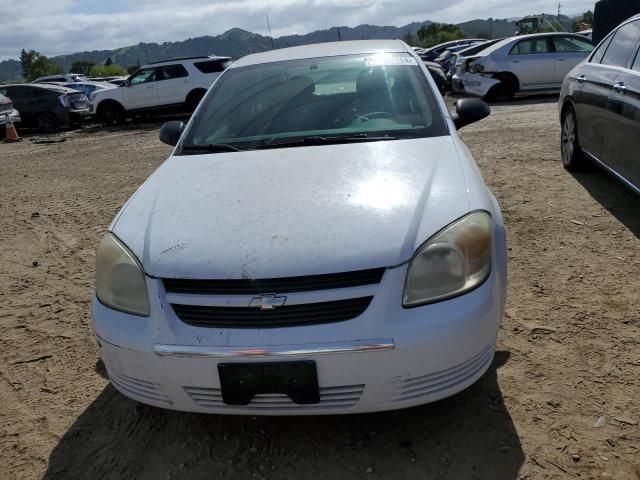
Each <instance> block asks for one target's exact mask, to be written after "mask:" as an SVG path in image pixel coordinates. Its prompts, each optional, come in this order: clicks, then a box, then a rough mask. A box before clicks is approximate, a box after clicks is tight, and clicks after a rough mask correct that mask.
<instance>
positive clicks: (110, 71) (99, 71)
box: [89, 63, 127, 77]
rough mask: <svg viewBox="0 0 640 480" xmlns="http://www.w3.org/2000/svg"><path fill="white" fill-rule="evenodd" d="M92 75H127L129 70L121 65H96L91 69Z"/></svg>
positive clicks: (90, 73)
mask: <svg viewBox="0 0 640 480" xmlns="http://www.w3.org/2000/svg"><path fill="white" fill-rule="evenodd" d="M89 75H90V76H91V77H126V76H127V71H126V70H125V69H124V68H122V67H121V66H120V65H117V64H115V63H112V64H111V65H95V66H94V67H91V70H90V71H89Z"/></svg>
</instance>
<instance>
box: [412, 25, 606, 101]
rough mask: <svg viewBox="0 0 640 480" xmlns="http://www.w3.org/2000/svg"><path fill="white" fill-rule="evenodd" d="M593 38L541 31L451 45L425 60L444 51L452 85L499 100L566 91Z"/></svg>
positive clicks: (441, 60) (441, 57)
mask: <svg viewBox="0 0 640 480" xmlns="http://www.w3.org/2000/svg"><path fill="white" fill-rule="evenodd" d="M593 48H594V46H593V44H592V43H591V40H589V38H587V37H586V36H584V35H580V34H572V33H564V32H563V33H538V34H530V35H521V36H515V37H509V38H505V39H501V40H492V41H486V40H485V41H478V40H475V39H468V40H460V41H458V43H453V42H448V43H446V44H443V45H441V46H436V47H433V48H432V49H429V51H428V53H426V54H424V55H421V58H423V59H424V58H431V57H432V56H433V53H431V52H440V55H439V56H438V57H437V58H436V59H435V62H436V63H438V64H439V65H441V67H442V69H443V73H444V75H445V77H446V79H447V86H448V87H450V88H451V89H452V90H454V91H456V92H464V93H467V94H470V95H475V96H479V97H487V98H491V99H495V100H509V99H511V98H512V97H513V96H514V95H516V94H517V93H524V92H550V91H560V87H561V85H562V81H563V80H564V77H565V76H566V74H567V73H568V72H569V71H570V70H571V69H572V68H573V67H575V66H576V65H577V64H578V63H580V62H581V61H583V60H584V59H585V58H586V57H587V56H588V55H589V54H590V53H591V52H592V51H593Z"/></svg>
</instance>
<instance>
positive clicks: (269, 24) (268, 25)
mask: <svg viewBox="0 0 640 480" xmlns="http://www.w3.org/2000/svg"><path fill="white" fill-rule="evenodd" d="M266 15H267V27H268V28H269V38H270V39H271V49H272V50H273V49H275V48H276V47H275V45H274V44H273V35H271V23H269V12H267V13H266Z"/></svg>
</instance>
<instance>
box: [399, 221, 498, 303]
mask: <svg viewBox="0 0 640 480" xmlns="http://www.w3.org/2000/svg"><path fill="white" fill-rule="evenodd" d="M489 273H491V216H490V215H489V214H488V213H487V212H484V211H477V212H473V213H470V214H469V215H467V216H465V217H462V218H461V219H459V220H456V221H455V222H454V223H452V224H451V225H449V226H448V227H446V228H445V229H444V230H442V231H441V232H440V233H437V234H436V235H435V236H433V237H431V238H430V239H429V240H427V242H425V243H424V244H423V245H422V246H421V247H420V248H419V249H418V250H417V251H416V253H415V255H414V256H413V258H412V259H411V262H410V264H409V269H408V271H407V279H406V281H405V285H404V295H403V301H402V305H403V306H404V307H416V306H418V305H424V304H426V303H432V302H436V301H439V300H444V299H446V298H451V297H455V296H458V295H462V294H463V293H466V292H468V291H470V290H473V289H474V288H476V287H478V286H479V285H481V284H482V283H483V282H484V281H485V280H486V279H487V277H488V276H489Z"/></svg>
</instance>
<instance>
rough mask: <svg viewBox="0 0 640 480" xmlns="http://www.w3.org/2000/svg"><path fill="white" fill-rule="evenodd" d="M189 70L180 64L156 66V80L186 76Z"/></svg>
mask: <svg viewBox="0 0 640 480" xmlns="http://www.w3.org/2000/svg"><path fill="white" fill-rule="evenodd" d="M188 76H189V72H187V69H186V68H184V66H182V65H181V64H179V63H178V64H176V65H165V66H164V67H158V68H156V82H158V81H160V80H171V79H172V78H182V77H188Z"/></svg>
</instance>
